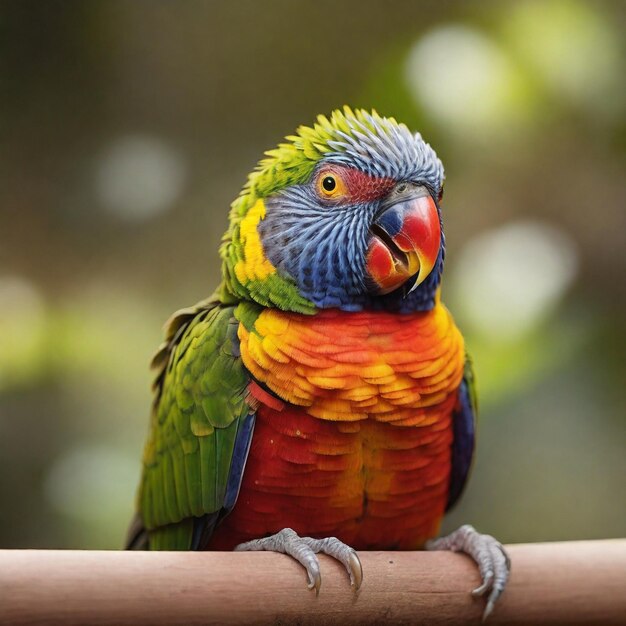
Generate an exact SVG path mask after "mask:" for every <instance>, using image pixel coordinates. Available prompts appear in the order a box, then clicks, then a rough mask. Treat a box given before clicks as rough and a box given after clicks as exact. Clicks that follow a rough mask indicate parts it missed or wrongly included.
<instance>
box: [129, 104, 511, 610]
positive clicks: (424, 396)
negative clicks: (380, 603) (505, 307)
mask: <svg viewBox="0 0 626 626" xmlns="http://www.w3.org/2000/svg"><path fill="white" fill-rule="evenodd" d="M443 176H444V174H443V166H442V164H441V161H440V160H439V159H438V158H437V156H436V154H435V152H434V150H433V149H432V148H431V147H430V145H429V144H427V143H425V142H424V141H423V140H422V137H421V136H420V135H419V134H413V133H411V132H410V131H409V130H408V128H407V127H406V126H405V125H403V124H399V123H398V122H396V121H395V120H394V119H393V118H385V117H381V116H379V115H378V114H377V113H376V112H372V113H369V112H366V111H363V110H356V111H352V110H351V109H349V108H348V107H345V108H344V109H343V110H337V111H334V112H333V113H332V115H331V116H330V117H329V118H326V117H324V116H320V117H318V118H317V122H316V123H315V124H314V125H313V126H312V127H305V126H303V127H300V128H299V129H298V131H297V133H296V134H295V135H293V136H290V137H287V139H286V142H285V143H281V144H280V145H279V146H278V147H277V148H276V149H275V150H271V151H269V152H267V153H266V158H264V159H263V160H262V161H261V162H260V164H259V166H258V167H257V169H256V170H255V171H253V173H252V174H250V176H249V178H248V181H247V183H246V185H245V186H244V188H243V190H242V192H241V194H240V195H239V197H238V198H237V199H236V200H235V201H234V202H233V204H232V208H231V213H230V228H229V230H228V232H227V233H226V235H225V237H224V239H223V243H222V246H221V251H220V252H221V258H222V283H221V285H220V286H219V288H218V289H217V291H216V292H215V293H214V295H213V296H212V297H210V298H208V299H207V300H204V301H202V302H200V303H199V304H197V305H196V306H194V307H191V308H188V309H183V310H181V311H179V312H178V313H176V314H174V316H173V317H172V318H171V319H170V321H169V323H168V325H167V337H166V341H165V343H164V344H163V345H162V346H161V348H160V350H159V351H158V353H157V355H156V356H155V358H154V362H153V365H154V367H155V368H156V370H157V372H158V374H157V378H156V382H155V396H156V397H155V402H154V408H153V412H152V421H151V429H150V435H149V438H148V441H147V444H146V447H145V453H144V459H143V477H142V480H141V485H140V489H139V497H138V509H139V510H138V515H137V517H136V519H135V522H134V523H133V525H132V526H131V532H130V534H129V542H128V547H130V548H144V549H152V550H232V549H236V550H274V551H279V552H285V553H287V554H290V555H291V556H293V557H294V558H296V559H297V560H298V561H300V563H302V564H303V566H304V567H305V568H306V570H307V573H308V578H309V583H310V585H309V586H310V587H315V588H316V589H319V585H320V582H321V578H320V571H319V563H318V560H317V557H316V556H315V553H317V552H325V553H327V554H330V555H332V556H334V557H335V558H337V559H338V560H340V561H341V562H342V563H343V564H344V565H345V567H346V569H347V570H348V573H349V575H350V579H351V582H352V584H353V586H355V587H357V588H358V586H359V585H360V583H361V578H362V570H361V565H360V562H359V559H358V556H357V553H356V551H355V550H365V549H376V550H393V549H399V550H413V549H420V548H426V549H435V550H437V549H452V550H460V551H464V552H466V553H468V554H470V555H471V556H472V557H473V558H474V559H475V560H476V562H477V563H478V566H479V568H480V572H481V575H482V579H483V584H482V585H481V586H480V587H479V588H478V589H477V590H476V593H478V594H483V593H488V594H489V600H488V604H487V608H486V613H488V612H490V611H491V610H492V608H493V605H494V603H495V601H496V600H497V598H498V596H499V595H500V594H501V592H502V590H503V589H504V586H505V584H506V581H507V578H508V572H509V559H508V557H507V555H506V553H505V551H504V549H503V547H502V545H501V544H500V543H498V542H497V541H496V540H495V539H494V538H493V537H490V536H488V535H482V534H480V533H478V532H476V531H475V530H474V529H473V528H472V527H471V526H463V527H461V528H460V529H459V530H457V531H456V532H454V533H452V534H451V535H449V536H448V537H444V538H442V539H438V540H433V538H434V537H436V535H437V533H438V529H439V525H440V522H441V519H442V517H443V515H444V513H445V512H446V510H448V509H449V508H450V507H451V506H452V505H453V504H454V503H455V502H456V501H457V499H458V498H459V495H460V494H461V492H462V490H463V486H464V484H465V482H466V480H467V476H468V472H469V468H470V463H471V459H472V456H473V451H474V424H475V413H476V400H475V394H474V383H473V374H472V367H471V361H470V360H469V358H468V357H467V356H466V353H465V348H464V343H463V337H462V336H461V333H460V332H459V330H458V329H457V327H456V326H455V324H454V321H453V319H452V317H451V315H450V313H449V312H448V310H447V309H446V308H445V307H444V306H443V304H442V303H441V301H440V295H439V294H440V282H441V274H442V270H443V262H444V236H443V231H442V225H441V210H440V203H441V196H442V185H443Z"/></svg>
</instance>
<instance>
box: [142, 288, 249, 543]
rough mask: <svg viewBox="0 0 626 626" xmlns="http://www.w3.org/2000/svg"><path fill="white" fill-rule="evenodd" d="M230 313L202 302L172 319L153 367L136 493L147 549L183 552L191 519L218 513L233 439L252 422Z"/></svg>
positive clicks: (190, 531)
mask: <svg viewBox="0 0 626 626" xmlns="http://www.w3.org/2000/svg"><path fill="white" fill-rule="evenodd" d="M233 311H234V308H233V307H224V306H221V305H219V303H218V302H216V301H214V300H209V301H206V302H204V303H200V304H199V305H198V306H196V307H194V308H191V309H185V310H183V311H180V312H179V313H177V314H175V316H174V317H173V318H172V320H171V322H170V323H169V327H168V333H167V340H166V342H165V344H163V346H161V349H160V350H159V352H158V353H157V355H156V356H155V359H154V361H153V365H154V366H155V367H157V368H159V369H160V371H159V374H158V377H157V380H156V383H155V391H156V398H155V403H154V409H153V412H152V420H151V428H150V435H149V438H148V441H147V443H146V447H145V451H144V458H143V477H142V481H141V485H140V491H139V516H140V518H141V522H142V524H143V527H144V528H145V529H146V530H147V531H148V536H149V547H150V549H156V550H158V549H161V550H176V549H181V550H184V549H189V548H190V546H191V541H192V534H193V532H194V518H200V517H202V516H205V515H207V514H216V515H217V513H219V512H220V511H222V510H223V508H224V506H225V499H226V496H227V490H228V488H229V474H230V470H231V462H232V460H233V455H234V453H235V443H236V441H237V435H238V432H241V430H242V429H243V427H244V422H245V421H246V420H248V422H250V421H251V419H252V416H251V415H250V414H251V409H250V407H249V405H248V404H247V402H246V388H247V385H248V382H249V376H248V374H247V372H246V370H245V369H244V366H243V363H242V361H241V358H240V356H239V340H238V338H237V327H238V324H239V323H238V321H237V320H235V318H234V316H233ZM248 426H249V425H248ZM247 436H248V438H249V437H250V436H251V428H250V427H248V433H247ZM244 445H245V442H244ZM244 452H245V454H247V447H246V448H245V451H244ZM238 454H239V456H241V451H240V452H239V453H238ZM243 461H244V462H245V458H244V460H243ZM238 471H239V474H240V475H241V473H242V471H243V466H242V462H240V463H239V467H238ZM240 478H241V476H239V480H240ZM238 486H239V482H237V483H236V488H237V489H238ZM231 491H232V485H231ZM231 497H232V496H231ZM235 497H236V494H235ZM232 504H234V501H233V502H232ZM231 506H232V505H231Z"/></svg>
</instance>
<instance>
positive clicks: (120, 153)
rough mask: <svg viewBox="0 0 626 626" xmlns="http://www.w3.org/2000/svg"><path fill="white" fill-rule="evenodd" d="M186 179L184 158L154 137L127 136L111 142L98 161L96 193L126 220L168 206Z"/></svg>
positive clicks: (102, 203) (181, 188)
mask: <svg viewBox="0 0 626 626" xmlns="http://www.w3.org/2000/svg"><path fill="white" fill-rule="evenodd" d="M186 178H187V165H186V163H185V160H184V159H183V157H182V156H181V155H180V154H179V153H178V152H177V151H176V150H174V149H173V148H172V147H170V146H169V145H168V144H166V143H165V142H163V141H162V140H160V139H157V138H155V137H148V136H126V137H122V138H120V139H117V140H115V141H114V142H112V143H111V144H110V145H109V146H108V147H107V148H106V149H105V151H104V152H103V154H102V155H101V157H100V159H99V160H98V163H97V169H96V193H97V196H98V199H99V200H100V203H101V205H102V207H103V208H105V209H106V210H107V211H109V212H111V213H114V214H116V215H118V216H120V217H123V218H125V219H129V220H144V219H147V218H150V217H153V216H155V215H158V214H159V213H163V212H164V211H166V210H168V209H170V208H171V207H172V205H173V204H174V203H175V202H176V200H177V199H178V198H179V197H180V195H181V193H182V191H183V188H184V184H185V180H186Z"/></svg>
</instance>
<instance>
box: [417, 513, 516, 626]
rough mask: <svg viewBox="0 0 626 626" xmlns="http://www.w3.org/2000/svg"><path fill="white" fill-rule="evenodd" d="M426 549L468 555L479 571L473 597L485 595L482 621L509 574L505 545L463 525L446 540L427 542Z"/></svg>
mask: <svg viewBox="0 0 626 626" xmlns="http://www.w3.org/2000/svg"><path fill="white" fill-rule="evenodd" d="M425 548H426V549H427V550H452V551H453V552H465V553H466V554H468V555H469V556H471V557H472V558H473V559H474V561H475V562H476V564H477V565H478V570H479V572H480V577H481V580H482V582H481V584H480V585H479V586H478V587H476V589H474V590H473V591H472V595H473V596H475V597H476V596H483V595H485V594H487V593H488V594H489V595H488V596H487V604H486V606H485V610H484V612H483V618H482V619H483V622H484V621H485V620H486V619H487V618H488V617H489V615H491V613H492V612H493V609H494V607H495V605H496V602H497V601H498V598H499V597H500V596H501V595H502V592H503V591H504V589H505V587H506V583H507V581H508V579H509V573H510V571H511V559H510V558H509V555H508V554H507V553H506V550H505V549H504V546H503V545H502V544H501V543H500V542H499V541H497V540H496V539H494V537H492V536H491V535H482V534H481V533H479V532H477V531H476V530H475V529H474V528H473V527H472V526H470V525H469V524H466V525H464V526H461V528H459V529H458V530H455V531H454V532H453V533H450V534H449V535H448V536H446V537H441V538H440V539H436V540H431V541H428V542H427V543H426V545H425Z"/></svg>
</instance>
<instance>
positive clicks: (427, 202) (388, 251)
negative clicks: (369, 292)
mask: <svg viewBox="0 0 626 626" xmlns="http://www.w3.org/2000/svg"><path fill="white" fill-rule="evenodd" d="M382 208H383V211H382V213H381V214H380V215H379V216H378V217H377V218H376V220H375V221H374V223H373V224H372V226H371V228H370V240H369V246H368V251H367V258H366V267H367V271H368V273H369V275H370V278H371V279H372V280H373V281H374V283H375V289H376V291H377V292H378V293H380V294H386V293H390V292H391V291H394V290H395V289H397V288H398V287H400V286H401V285H403V284H404V283H405V282H406V281H407V280H409V279H410V278H413V277H415V282H414V284H413V288H415V287H417V285H419V284H420V283H422V282H423V281H424V280H425V279H426V277H427V276H428V275H429V274H430V272H431V271H432V270H433V268H434V267H435V263H436V262H437V256H438V255H439V247H440V245H441V225H440V222H439V212H438V211H437V206H436V204H435V202H434V200H433V199H432V197H431V195H430V193H429V192H428V190H427V189H426V188H425V187H418V186H415V185H409V184H405V183H400V184H399V185H397V186H396V188H395V189H394V190H393V191H392V192H391V193H390V194H389V196H388V197H387V198H386V199H385V200H384V201H383V204H382Z"/></svg>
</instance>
